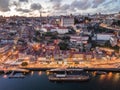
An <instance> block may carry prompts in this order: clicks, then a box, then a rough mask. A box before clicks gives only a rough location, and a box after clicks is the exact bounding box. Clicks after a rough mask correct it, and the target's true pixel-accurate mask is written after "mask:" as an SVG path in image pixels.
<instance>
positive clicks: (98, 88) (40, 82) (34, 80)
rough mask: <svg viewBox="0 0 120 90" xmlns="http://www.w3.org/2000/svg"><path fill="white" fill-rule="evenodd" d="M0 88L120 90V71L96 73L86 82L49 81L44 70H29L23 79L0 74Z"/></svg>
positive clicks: (4, 89) (25, 89)
mask: <svg viewBox="0 0 120 90" xmlns="http://www.w3.org/2000/svg"><path fill="white" fill-rule="evenodd" d="M0 90H120V73H112V72H109V73H108V74H107V75H98V76H95V77H93V78H91V79H90V81H88V82H59V83H58V82H50V81H49V80H48V78H47V74H46V73H45V72H41V71H39V72H31V73H30V74H28V75H26V77H25V78H23V79H20V78H19V79H9V78H7V77H6V76H5V75H0Z"/></svg>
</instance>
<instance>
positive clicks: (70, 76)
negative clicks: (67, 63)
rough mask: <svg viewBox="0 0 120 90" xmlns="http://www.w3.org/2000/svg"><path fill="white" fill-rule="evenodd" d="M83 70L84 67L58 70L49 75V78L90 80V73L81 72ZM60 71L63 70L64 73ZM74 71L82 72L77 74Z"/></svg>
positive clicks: (54, 79)
mask: <svg viewBox="0 0 120 90" xmlns="http://www.w3.org/2000/svg"><path fill="white" fill-rule="evenodd" d="M51 71H52V72H53V71H56V70H51ZM58 71H59V73H58ZM81 71H83V69H79V70H78V69H65V70H57V73H53V74H51V75H49V76H48V79H49V80H50V81H88V80H89V79H90V76H89V75H88V74H83V73H81ZM60 72H62V74H61V73H60ZM63 72H64V73H63ZM69 72H70V73H69ZM71 72H72V73H71ZM74 72H80V74H76V73H74Z"/></svg>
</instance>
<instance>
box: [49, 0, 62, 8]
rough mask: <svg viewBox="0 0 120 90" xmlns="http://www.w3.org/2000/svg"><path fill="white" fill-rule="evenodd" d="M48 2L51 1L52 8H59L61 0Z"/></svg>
mask: <svg viewBox="0 0 120 90" xmlns="http://www.w3.org/2000/svg"><path fill="white" fill-rule="evenodd" d="M49 2H51V3H52V5H53V7H52V8H54V10H59V9H60V8H61V2H62V0H50V1H49Z"/></svg>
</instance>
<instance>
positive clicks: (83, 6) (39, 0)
mask: <svg viewBox="0 0 120 90" xmlns="http://www.w3.org/2000/svg"><path fill="white" fill-rule="evenodd" d="M119 4H120V0H71V1H69V0H65V1H64V0H0V15H2V16H5V17H9V16H24V17H39V16H44V17H45V16H60V15H70V14H73V15H87V14H88V13H89V14H95V13H102V14H113V13H118V12H119V10H120V7H119Z"/></svg>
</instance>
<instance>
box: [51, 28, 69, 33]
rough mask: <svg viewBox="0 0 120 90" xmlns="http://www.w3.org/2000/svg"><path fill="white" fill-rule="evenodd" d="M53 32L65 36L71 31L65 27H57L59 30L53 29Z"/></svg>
mask: <svg viewBox="0 0 120 90" xmlns="http://www.w3.org/2000/svg"><path fill="white" fill-rule="evenodd" d="M50 31H51V32H55V31H56V32H58V34H65V33H68V32H69V30H68V29H67V28H64V27H57V28H52V29H51V30H50Z"/></svg>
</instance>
